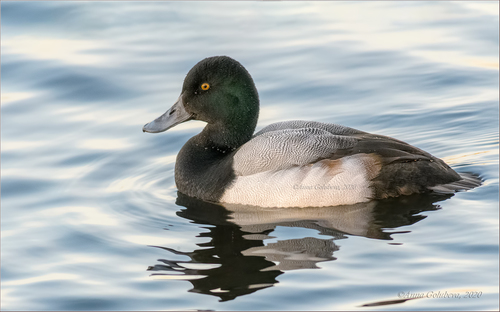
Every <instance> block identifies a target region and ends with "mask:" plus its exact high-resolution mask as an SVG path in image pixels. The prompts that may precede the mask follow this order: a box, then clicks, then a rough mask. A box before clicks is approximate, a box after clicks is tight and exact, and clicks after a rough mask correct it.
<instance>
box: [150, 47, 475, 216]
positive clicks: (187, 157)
mask: <svg viewBox="0 0 500 312" xmlns="http://www.w3.org/2000/svg"><path fill="white" fill-rule="evenodd" d="M258 115H259V96H258V93H257V89H256V87H255V84H254V82H253V80H252V77H251V76H250V74H249V73H248V71H247V70H246V69H245V68H244V67H243V66H242V65H241V64H240V63H239V62H237V61H235V60H233V59H232V58H230V57H227V56H215V57H209V58H206V59H204V60H202V61H200V62H199V63H198V64H196V65H195V66H194V67H193V68H192V69H191V70H190V71H189V72H188V74H187V76H186V78H185V79H184V84H183V86H182V92H181V95H180V96H179V98H178V99H177V102H176V103H175V104H174V105H173V106H172V107H171V108H170V109H169V110H168V111H167V112H166V113H165V114H163V115H162V116H160V117H158V118H157V119H155V120H154V121H152V122H150V123H148V124H146V125H145V126H144V127H143V131H144V132H152V133H156V132H162V131H166V130H168V129H170V128H172V127H174V126H176V125H178V124H180V123H182V122H185V121H188V120H201V121H205V122H206V123H207V125H206V126H205V128H204V129H203V130H202V131H201V133H199V134H198V135H196V136H194V137H192V138H191V139H189V140H188V141H187V143H186V144H185V145H184V146H183V147H182V149H181V150H180V152H179V154H178V155H177V162H176V164H175V182H176V185H177V188H178V190H179V191H180V192H181V193H184V194H186V195H188V196H192V197H196V198H199V199H202V200H205V201H211V202H220V203H234V204H246V205H256V206H265V207H312V206H335V205H348V204H354V203H358V202H366V201H369V200H372V199H382V198H388V197H395V196H399V195H409V194H413V193H423V192H432V191H434V192H439V193H452V192H455V191H458V190H467V189H471V188H473V187H476V186H478V185H480V183H481V181H480V179H479V178H477V177H476V176H474V175H469V174H458V173H457V172H455V171H454V170H453V169H451V168H450V167H449V166H448V165H447V164H446V163H445V162H444V161H442V160H441V159H439V158H436V157H434V156H432V155H431V154H429V153H427V152H425V151H423V150H421V149H419V148H416V147H414V146H411V145H409V144H407V143H405V142H402V141H399V140H396V139H393V138H390V137H387V136H382V135H377V134H371V133H367V132H363V131H359V130H356V129H353V128H349V127H344V126H341V125H336V124H328V123H320V122H314V121H301V120H295V121H285V122H279V123H274V124H271V125H269V126H267V127H265V128H263V129H262V130H260V131H259V132H257V133H255V134H253V133H254V130H255V127H256V125H257V119H258Z"/></svg>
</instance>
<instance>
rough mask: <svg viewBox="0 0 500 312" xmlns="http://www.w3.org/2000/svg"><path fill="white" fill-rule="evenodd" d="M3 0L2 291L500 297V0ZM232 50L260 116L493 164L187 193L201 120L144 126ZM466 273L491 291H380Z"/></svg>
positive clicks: (236, 306)
mask: <svg viewBox="0 0 500 312" xmlns="http://www.w3.org/2000/svg"><path fill="white" fill-rule="evenodd" d="M1 14H2V19H1V20H2V25H1V26H2V39H1V40H2V51H1V53H2V64H1V66H2V68H1V69H2V98H1V101H2V106H1V113H2V114H1V116H2V117H1V118H2V120H1V121H2V122H1V153H2V155H1V157H2V159H1V160H2V162H1V182H2V184H1V186H2V188H1V191H2V199H1V204H2V220H1V222H2V223H1V225H2V247H1V260H2V261H1V263H2V264H1V266H2V267H1V273H2V282H1V283H2V307H3V309H6V310H15V309H17V310H58V309H59V310H60V309H63V310H76V309H83V310H146V309H148V310H164V309H177V310H185V309H213V310H242V309H252V310H291V309H295V310H300V309H302V310H311V309H313V310H335V309H344V310H353V309H359V308H360V306H362V305H364V304H368V305H369V306H367V307H363V309H367V310H377V309H379V310H387V309H395V310H405V309H406V310H419V309H433V310H436V309H445V310H449V309H465V310H481V309H498V112H499V110H498V3H497V2H480V3H479V2H438V3H433V2H375V3H373V2H371V3H368V2H308V3H305V2H285V3H275V2H272V3H261V2H236V3H227V2H224V3H214V2H206V3H205V2H200V3H199V2H187V3H183V2H161V3H152V2H148V3H137V2H126V3H125V2H121V3H112V2H93V3H92V2H88V3H86V2H41V3H40V2H36V3H35V2H30V3H22V2H20V3H14V2H2V4H1ZM235 16H236V17H237V18H235ZM221 54H224V55H229V56H231V57H233V58H235V59H237V60H239V61H240V62H241V63H242V64H243V65H244V66H245V67H246V68H247V69H248V70H249V72H250V73H251V74H252V76H253V78H254V80H255V82H256V85H257V88H258V90H259V95H260V99H261V113H260V119H259V125H258V129H260V128H262V127H263V126H265V125H267V124H270V123H274V122H277V121H280V120H290V119H306V120H317V121H324V122H332V123H341V124H344V125H347V126H351V127H354V128H358V129H361V130H364V131H369V132H375V133H380V134H384V135H389V136H394V137H396V138H398V139H401V140H404V141H407V142H409V143H411V144H414V145H416V146H418V147H420V148H422V149H424V150H427V151H429V152H430V153H432V154H434V155H436V156H438V157H441V158H443V159H445V160H446V161H447V162H448V163H449V164H450V165H452V166H453V167H454V168H455V169H456V170H458V171H460V172H475V173H478V174H480V175H481V177H482V178H483V179H484V184H483V186H481V187H480V188H478V189H475V190H473V191H470V192H466V193H459V194H456V195H455V196H453V197H451V198H449V199H445V198H434V197H432V196H430V197H429V196H416V197H410V198H401V199H396V200H391V201H382V202H377V203H375V202H373V203H368V204H363V205H355V206H350V207H344V208H342V209H340V208H338V207H337V208H338V209H329V208H321V209H316V210H314V211H310V210H307V209H303V210H297V209H293V210H287V212H282V211H273V210H272V209H267V210H266V209H264V210H261V209H258V208H248V207H247V208H245V207H226V208H223V207H221V206H217V205H209V204H206V203H200V202H198V201H195V200H192V199H189V198H184V197H182V196H178V194H177V190H176V188H175V184H174V177H173V168H174V163H175V156H176V154H177V152H178V151H179V149H180V147H181V146H182V145H183V144H184V143H185V142H186V141H187V139H188V138H190V137H191V136H193V135H194V134H196V133H198V132H199V131H200V129H201V127H203V123H202V122H191V123H187V124H184V125H181V126H179V127H176V128H175V129H172V130H170V131H168V132H167V133H164V134H158V135H146V134H143V133H142V131H141V127H142V125H143V124H144V123H146V122H148V121H150V120H152V119H153V118H155V117H157V116H158V115H159V114H160V113H162V112H164V111H165V110H166V109H167V108H168V107H169V106H170V105H171V104H172V103H173V102H174V101H175V99H177V97H178V95H179V91H180V88H181V85H182V80H183V78H184V77H185V74H186V73H187V71H188V70H189V69H190V68H191V67H192V66H193V65H194V64H195V63H196V62H198V61H199V60H201V59H202V58H204V57H207V56H212V55H221ZM187 280H189V281H187ZM465 290H476V291H482V292H483V295H482V297H481V298H479V299H477V298H476V299H467V300H464V299H462V300H460V302H459V303H457V301H454V300H452V299H418V300H410V301H406V302H404V301H398V302H391V303H392V304H391V305H387V303H385V304H383V305H380V304H381V302H383V301H394V300H397V299H401V298H398V293H400V292H403V291H405V292H407V291H410V292H428V291H449V292H451V291H465ZM200 294H206V296H202V295H200ZM219 300H222V301H223V302H219Z"/></svg>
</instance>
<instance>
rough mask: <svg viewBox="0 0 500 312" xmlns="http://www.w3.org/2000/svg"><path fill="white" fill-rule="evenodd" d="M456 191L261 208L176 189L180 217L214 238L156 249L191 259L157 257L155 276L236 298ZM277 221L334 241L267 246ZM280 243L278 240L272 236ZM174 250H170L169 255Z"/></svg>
mask: <svg viewBox="0 0 500 312" xmlns="http://www.w3.org/2000/svg"><path fill="white" fill-rule="evenodd" d="M451 196H452V195H439V196H438V195H413V196H405V197H400V198H394V199H389V200H382V201H371V202H368V203H360V204H356V205H351V206H336V207H311V208H261V207H252V206H238V205H224V206H222V205H217V204H211V203H206V202H203V201H200V200H197V199H194V198H190V197H187V196H185V195H183V194H180V193H179V194H178V198H177V202H176V203H177V204H178V205H180V206H184V207H185V209H182V210H180V211H179V212H177V215H179V216H180V217H183V218H186V219H189V220H192V221H194V223H196V224H201V225H210V227H207V228H205V229H208V230H209V232H203V233H200V235H199V237H209V238H211V241H210V242H208V243H203V244H199V246H200V247H202V248H201V249H198V250H194V251H193V252H179V251H176V250H174V249H172V248H169V247H167V246H154V247H157V248H162V249H164V250H166V251H168V252H170V253H173V254H177V255H184V256H188V257H189V258H191V260H189V261H172V260H168V259H159V261H160V262H162V264H157V265H154V266H150V267H149V268H148V270H150V271H154V273H152V275H153V276H156V277H165V278H175V279H183V280H189V281H190V282H191V283H192V284H193V286H194V287H193V289H191V290H190V291H191V292H197V293H202V294H209V295H213V296H217V297H220V299H221V301H227V300H232V299H234V298H236V297H238V296H242V295H246V294H250V293H252V292H255V291H257V290H259V289H263V288H267V287H271V286H273V285H274V284H275V283H277V282H278V281H277V280H276V277H277V276H278V275H280V274H283V273H284V271H287V270H297V269H312V268H318V267H317V266H316V264H317V263H318V262H322V261H331V260H335V259H336V258H335V257H334V256H333V254H334V252H335V251H337V250H338V249H339V247H338V246H337V245H336V244H335V240H339V239H345V238H348V237H349V236H350V235H356V236H364V237H367V238H373V239H384V240H392V238H391V235H392V234H395V233H405V232H398V231H397V230H396V228H398V227H401V226H405V225H411V224H414V223H416V222H418V221H420V220H422V219H424V218H426V216H422V215H419V213H420V212H423V211H430V210H437V209H439V206H438V205H436V204H435V203H436V202H438V201H441V200H444V199H447V198H449V197H451ZM277 226H282V227H298V228H307V229H314V230H317V231H318V232H319V233H320V234H321V235H325V236H328V237H329V238H325V239H318V238H313V237H304V238H301V239H285V240H279V237H277V241H276V242H273V243H267V244H265V240H267V239H271V238H274V237H272V236H270V235H269V234H270V233H271V232H273V231H274V230H275V228H276V227H277ZM274 240H276V238H275V239H274ZM166 255H168V253H167V254H166Z"/></svg>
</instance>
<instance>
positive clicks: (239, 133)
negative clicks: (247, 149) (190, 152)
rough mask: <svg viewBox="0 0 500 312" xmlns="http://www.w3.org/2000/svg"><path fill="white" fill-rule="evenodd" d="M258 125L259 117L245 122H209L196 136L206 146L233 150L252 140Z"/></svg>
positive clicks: (228, 150)
mask: <svg viewBox="0 0 500 312" xmlns="http://www.w3.org/2000/svg"><path fill="white" fill-rule="evenodd" d="M256 125H257V118H255V120H251V122H247V123H243V124H235V123H217V124H207V125H206V126H205V128H204V129H203V131H202V132H201V133H200V134H198V135H197V136H196V141H197V143H198V144H201V145H202V146H204V147H209V148H215V149H219V150H220V151H224V152H231V151H234V150H236V149H237V148H238V147H240V146H241V145H243V144H245V143H246V142H248V141H249V140H250V138H251V137H252V135H253V132H254V131H255V127H256Z"/></svg>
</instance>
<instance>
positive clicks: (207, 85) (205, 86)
mask: <svg viewBox="0 0 500 312" xmlns="http://www.w3.org/2000/svg"><path fill="white" fill-rule="evenodd" d="M201 89H202V90H204V91H206V90H208V89H210V85H209V84H208V83H206V82H205V83H204V84H202V85H201Z"/></svg>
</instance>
